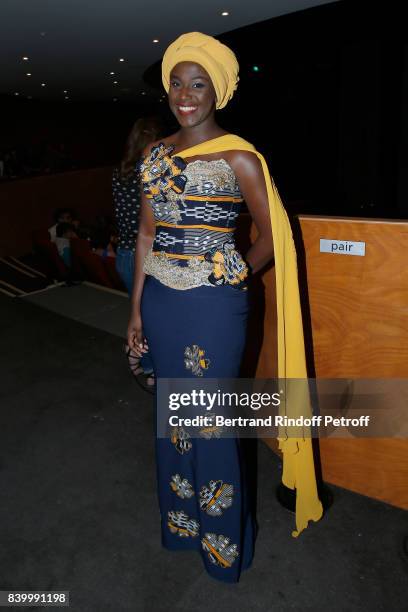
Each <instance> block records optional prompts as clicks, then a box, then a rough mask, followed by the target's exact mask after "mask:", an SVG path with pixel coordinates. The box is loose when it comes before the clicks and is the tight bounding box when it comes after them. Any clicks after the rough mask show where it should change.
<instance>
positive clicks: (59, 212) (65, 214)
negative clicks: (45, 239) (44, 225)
mask: <svg viewBox="0 0 408 612" xmlns="http://www.w3.org/2000/svg"><path fill="white" fill-rule="evenodd" d="M72 217H73V215H72V210H71V209H70V208H57V209H56V210H55V212H54V225H52V226H51V227H49V228H48V233H49V234H50V239H51V242H55V241H56V238H57V225H58V224H59V223H65V224H66V223H68V224H69V225H71V224H72V221H73V218H72Z"/></svg>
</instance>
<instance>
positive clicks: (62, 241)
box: [54, 223, 77, 268]
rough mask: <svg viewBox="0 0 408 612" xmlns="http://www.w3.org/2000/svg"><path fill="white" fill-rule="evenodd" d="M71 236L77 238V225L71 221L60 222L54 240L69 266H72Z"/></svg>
mask: <svg viewBox="0 0 408 612" xmlns="http://www.w3.org/2000/svg"><path fill="white" fill-rule="evenodd" d="M71 238H77V235H76V233H75V227H74V226H73V225H71V224H70V223H58V224H57V226H56V237H55V240H54V242H55V245H56V247H57V249H58V253H59V255H60V257H62V259H63V260H64V263H65V265H66V266H67V267H68V268H70V267H71Z"/></svg>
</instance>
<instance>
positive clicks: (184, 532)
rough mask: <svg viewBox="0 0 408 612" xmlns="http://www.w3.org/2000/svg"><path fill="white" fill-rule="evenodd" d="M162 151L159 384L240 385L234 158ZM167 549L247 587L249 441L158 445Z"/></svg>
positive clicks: (154, 167) (150, 325) (241, 309)
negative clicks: (195, 553) (197, 556)
mask: <svg viewBox="0 0 408 612" xmlns="http://www.w3.org/2000/svg"><path fill="white" fill-rule="evenodd" d="M172 151H173V148H172V147H168V148H166V147H165V146H164V145H163V144H160V145H158V146H156V147H154V148H153V149H152V151H151V154H150V155H149V156H147V157H146V158H145V160H144V161H143V164H142V168H141V180H142V185H143V189H144V192H145V194H146V196H147V198H148V200H149V201H150V203H151V206H152V210H153V213H154V217H155V223H156V235H155V239H154V243H153V246H152V250H151V252H149V253H148V255H147V256H146V259H145V262H144V271H145V273H146V275H147V276H146V279H145V284H144V290H143V296H142V304H141V311H142V321H143V330H144V334H145V336H146V338H147V341H148V344H149V349H150V353H151V356H152V359H153V363H154V371H155V373H156V376H157V377H158V378H188V377H194V378H198V379H199V378H201V377H209V378H234V377H237V376H238V375H239V368H240V362H241V357H242V353H243V349H244V345H245V335H246V323H247V314H248V291H247V286H246V283H245V278H246V276H247V273H248V268H247V265H246V263H245V261H244V260H243V258H242V257H241V255H240V254H239V253H238V251H237V250H236V248H235V244H234V230H235V226H236V220H237V217H238V215H239V211H240V206H241V202H242V195H241V193H240V190H239V186H238V183H237V180H236V177H235V174H234V172H233V170H232V168H231V167H230V166H229V164H228V163H227V162H226V161H225V160H224V159H217V160H212V161H203V160H197V161H193V162H191V163H186V162H185V161H184V160H183V159H182V158H180V157H177V156H172V155H171V154H172ZM156 457H157V476H158V496H159V505H160V513H161V526H162V543H163V546H165V547H166V548H168V549H171V550H179V549H197V550H199V551H200V553H201V555H202V559H203V561H204V565H205V567H206V570H207V571H208V573H209V574H210V575H211V576H213V577H214V578H217V579H219V580H223V581H225V582H237V581H238V580H239V576H240V573H241V570H242V569H245V568H247V567H248V566H249V565H250V564H251V561H252V557H253V549H254V540H255V517H254V512H253V508H254V499H253V494H254V487H253V481H252V475H251V473H250V470H248V469H247V463H246V461H245V456H244V450H243V447H242V443H240V441H239V440H238V439H235V438H219V437H217V436H216V434H215V433H214V435H212V433H211V431H210V432H208V431H205V432H203V435H202V437H200V436H198V437H196V438H191V437H189V436H188V434H187V433H186V432H185V431H184V430H183V428H175V429H174V430H173V431H172V435H171V438H170V439H163V438H157V439H156Z"/></svg>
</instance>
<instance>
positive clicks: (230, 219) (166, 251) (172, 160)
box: [140, 143, 248, 289]
mask: <svg viewBox="0 0 408 612" xmlns="http://www.w3.org/2000/svg"><path fill="white" fill-rule="evenodd" d="M173 150H174V146H171V147H167V148H166V147H165V145H164V144H162V143H160V144H159V145H158V146H156V147H153V149H152V151H151V153H150V155H148V156H147V157H146V158H145V159H144V160H143V162H142V164H141V166H140V176H141V182H142V185H143V191H144V193H145V194H146V197H147V199H148V200H150V202H151V205H152V210H153V213H154V218H155V223H156V235H155V239H154V242H153V247H152V251H151V252H150V253H148V255H147V257H146V259H145V262H144V271H145V273H146V274H150V275H152V276H154V277H155V278H157V279H158V280H160V281H161V282H162V283H163V284H165V285H167V286H169V287H173V288H174V289H191V288H193V287H199V286H201V285H209V286H217V285H223V284H230V285H233V286H235V287H236V288H239V289H245V288H246V283H245V278H246V277H247V275H248V267H247V265H246V263H245V261H244V260H243V258H242V256H241V255H240V254H239V253H238V251H237V250H236V247H235V243H234V230H235V226H236V219H237V217H238V215H239V212H240V207H241V202H242V201H243V198H242V195H241V192H240V189H239V185H238V183H237V180H236V177H235V174H234V172H233V170H232V168H231V166H230V165H229V164H228V163H227V162H226V161H225V160H224V159H217V160H211V161H205V160H197V161H193V162H190V163H186V162H185V161H184V160H183V159H182V158H181V157H178V156H173V157H172V156H171V153H172V151H173Z"/></svg>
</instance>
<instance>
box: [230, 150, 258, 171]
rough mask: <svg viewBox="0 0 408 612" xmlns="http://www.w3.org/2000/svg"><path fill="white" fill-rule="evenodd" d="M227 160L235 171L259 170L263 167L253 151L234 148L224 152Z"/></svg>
mask: <svg viewBox="0 0 408 612" xmlns="http://www.w3.org/2000/svg"><path fill="white" fill-rule="evenodd" d="M224 157H225V159H226V161H227V162H228V163H229V165H230V166H231V168H232V169H233V170H234V172H236V173H239V172H252V173H253V172H257V171H258V172H259V170H261V169H262V164H261V162H260V160H259V158H258V156H257V155H256V153H255V152H252V151H241V150H239V149H234V150H231V151H226V152H225V154H224Z"/></svg>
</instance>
